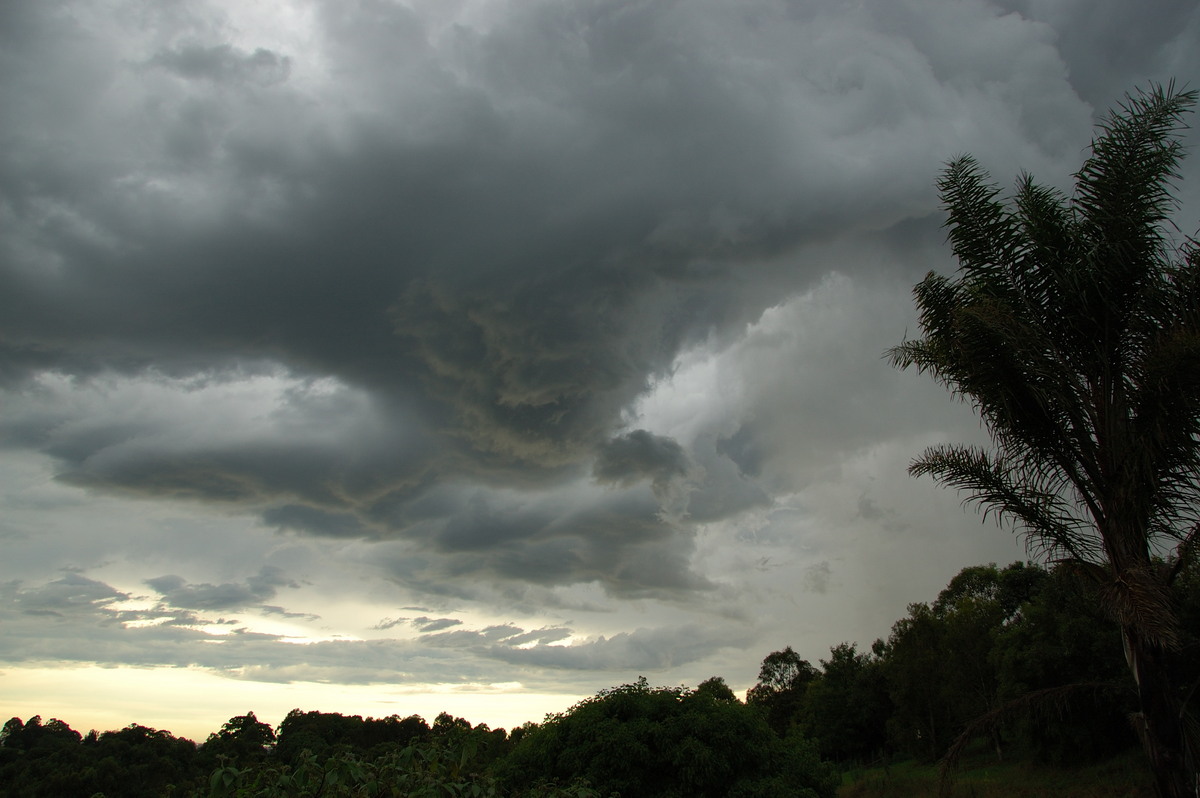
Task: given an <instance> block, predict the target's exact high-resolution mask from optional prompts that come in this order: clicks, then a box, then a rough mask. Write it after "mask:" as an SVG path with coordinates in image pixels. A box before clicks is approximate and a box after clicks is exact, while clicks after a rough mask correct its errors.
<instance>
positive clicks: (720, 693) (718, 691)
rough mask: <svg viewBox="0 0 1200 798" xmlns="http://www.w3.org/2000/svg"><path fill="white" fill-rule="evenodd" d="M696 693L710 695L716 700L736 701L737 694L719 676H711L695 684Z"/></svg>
mask: <svg viewBox="0 0 1200 798" xmlns="http://www.w3.org/2000/svg"><path fill="white" fill-rule="evenodd" d="M696 693H697V694H698V695H706V696H710V697H712V698H714V699H716V700H717V701H737V695H735V694H734V692H733V690H731V689H730V688H729V685H727V684H725V680H724V679H723V678H721V677H720V676H712V677H710V678H708V679H705V680H704V681H702V682H700V684H698V685H697V686H696Z"/></svg>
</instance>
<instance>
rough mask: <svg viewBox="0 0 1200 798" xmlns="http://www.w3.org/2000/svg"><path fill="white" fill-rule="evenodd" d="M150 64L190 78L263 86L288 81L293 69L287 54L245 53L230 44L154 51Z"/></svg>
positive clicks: (268, 52)
mask: <svg viewBox="0 0 1200 798" xmlns="http://www.w3.org/2000/svg"><path fill="white" fill-rule="evenodd" d="M147 63H148V64H149V65H150V66H155V67H162V68H164V69H167V70H170V71H172V72H174V73H176V74H178V75H179V76H181V77H184V78H189V79H199V78H203V79H207V80H212V81H217V82H225V81H229V80H248V81H251V82H254V83H261V84H264V85H265V84H271V83H278V82H280V81H283V80H287V76H288V72H289V71H290V68H291V59H290V58H288V57H287V56H280V55H278V54H277V53H273V52H271V51H270V50H264V49H262V48H261V47H260V48H259V49H257V50H255V51H254V52H253V53H245V52H241V51H239V50H237V49H236V48H234V47H231V46H229V45H228V44H221V45H216V46H212V47H205V46H203V45H200V44H195V43H192V44H184V45H181V46H179V47H176V48H171V49H166V50H161V51H159V52H158V53H155V54H154V56H153V57H151V58H150V60H149V61H148V62H147Z"/></svg>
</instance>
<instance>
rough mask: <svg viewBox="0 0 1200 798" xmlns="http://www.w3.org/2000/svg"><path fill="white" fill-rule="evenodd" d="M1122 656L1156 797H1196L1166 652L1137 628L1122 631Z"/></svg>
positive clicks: (1198, 785)
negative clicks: (1132, 684) (1132, 685)
mask: <svg viewBox="0 0 1200 798" xmlns="http://www.w3.org/2000/svg"><path fill="white" fill-rule="evenodd" d="M1121 632H1122V640H1123V642H1124V644H1125V658H1126V661H1127V662H1128V663H1129V670H1130V673H1131V674H1132V675H1133V679H1134V682H1135V683H1136V684H1137V692H1138V709H1139V711H1138V712H1136V713H1134V715H1133V717H1132V721H1133V724H1134V729H1135V731H1136V732H1137V734H1138V737H1139V738H1141V741H1142V747H1143V748H1144V749H1145V752H1146V756H1147V758H1148V759H1149V761H1150V769H1151V771H1152V772H1153V774H1154V784H1155V791H1156V792H1157V793H1158V796H1159V798H1197V796H1200V774H1197V773H1196V771H1195V766H1194V764H1193V763H1189V761H1188V757H1187V756H1186V753H1185V752H1186V747H1187V740H1186V731H1185V729H1184V727H1183V713H1182V709H1183V708H1182V707H1181V706H1180V704H1179V700H1178V698H1177V697H1176V695H1175V692H1174V690H1173V684H1172V680H1171V677H1170V672H1169V669H1168V657H1169V653H1168V652H1166V651H1164V650H1163V649H1162V648H1161V647H1160V646H1158V645H1154V644H1151V643H1148V642H1147V641H1146V639H1145V637H1144V636H1143V635H1141V634H1139V632H1138V630H1136V629H1134V628H1132V627H1130V626H1125V627H1123V628H1122V630H1121Z"/></svg>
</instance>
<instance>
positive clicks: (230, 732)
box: [0, 562, 1200, 798]
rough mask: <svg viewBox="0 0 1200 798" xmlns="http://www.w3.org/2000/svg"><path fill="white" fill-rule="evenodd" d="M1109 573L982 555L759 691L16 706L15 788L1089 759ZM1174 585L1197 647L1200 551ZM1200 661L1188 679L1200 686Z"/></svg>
mask: <svg viewBox="0 0 1200 798" xmlns="http://www.w3.org/2000/svg"><path fill="white" fill-rule="evenodd" d="M1097 589H1098V588H1097V587H1096V585H1095V584H1094V583H1093V582H1091V581H1089V580H1087V579H1084V578H1081V577H1080V575H1079V574H1078V573H1077V572H1075V571H1074V570H1073V569H1071V568H1070V567H1068V566H1059V567H1055V568H1051V569H1048V570H1047V569H1044V568H1041V567H1039V566H1036V565H1032V564H1028V563H1020V562H1017V563H1013V564H1011V565H1008V566H1006V567H997V566H996V565H994V564H988V565H977V566H971V567H968V568H964V569H963V570H962V571H960V572H959V573H958V574H957V575H956V576H955V577H954V578H953V579H951V580H950V582H949V584H948V585H947V586H946V588H945V589H944V590H943V591H941V593H940V594H939V595H938V596H937V598H936V599H935V600H934V601H933V602H931V603H928V604H926V603H917V604H911V605H909V606H908V608H907V614H906V615H905V616H904V617H902V618H900V619H899V620H897V621H896V622H895V624H893V626H892V629H891V633H890V634H889V635H888V637H887V639H881V640H876V641H875V642H874V644H872V646H871V647H870V650H868V651H859V649H858V646H857V644H853V643H842V644H839V645H836V646H834V647H833V648H832V649H831V650H830V652H829V656H828V659H819V660H818V665H816V666H814V665H813V664H811V663H810V662H809V661H808V660H806V659H803V658H802V657H801V655H800V654H798V653H797V652H796V651H794V650H793V649H792V648H791V647H787V648H785V649H783V650H782V651H775V652H772V653H770V654H768V655H767V656H766V657H765V658H764V660H763V662H762V667H761V670H760V673H759V679H758V682H757V684H755V685H754V686H753V687H751V688H750V689H749V690H748V691H747V694H746V701H744V702H743V701H740V700H738V697H737V696H736V695H735V694H734V693H733V691H732V690H730V688H729V687H728V686H727V685H726V684H725V681H724V680H723V679H721V678H719V677H714V678H712V679H709V680H707V681H705V682H704V683H702V684H701V685H699V686H698V687H697V688H694V689H690V688H685V687H658V688H654V687H650V686H649V684H648V683H647V681H646V680H645V679H641V680H639V681H638V682H636V683H634V684H627V685H622V686H620V687H615V688H612V689H610V690H605V691H601V692H600V693H599V694H597V695H596V696H593V697H592V698H589V699H586V700H584V701H582V702H580V703H579V704H577V705H576V706H575V707H572V708H571V709H569V710H567V711H566V712H563V713H560V714H557V715H551V716H548V717H547V718H546V719H545V720H544V721H543V722H541V723H532V722H530V723H526V724H525V725H523V726H521V727H519V728H516V729H513V730H512V731H511V732H508V731H506V730H504V729H491V728H489V727H488V726H487V724H479V725H475V726H473V725H472V724H471V723H470V722H468V721H466V720H464V719H463V718H456V717H453V716H451V715H449V714H446V713H443V714H441V715H438V716H437V718H435V719H434V721H433V723H432V724H429V723H427V722H426V721H425V720H424V719H423V718H420V717H417V716H409V717H401V716H399V715H393V716H390V717H386V718H363V717H360V716H357V715H351V716H348V715H341V714H337V713H326V712H305V711H301V710H299V709H296V710H293V711H292V712H290V713H288V715H287V717H285V718H284V720H283V721H282V723H280V724H279V727H278V728H272V727H271V726H270V725H269V724H267V723H263V722H262V721H260V720H258V719H257V718H256V717H255V715H254V713H253V712H249V713H247V714H245V715H241V716H238V717H234V718H231V719H230V720H229V721H228V722H226V723H225V724H224V725H223V726H222V727H221V728H220V729H219V730H217V731H215V732H213V733H212V734H210V735H209V736H208V738H207V739H206V740H205V741H204V742H203V743H202V744H200V745H197V744H196V743H194V742H192V741H191V740H187V739H183V738H178V737H175V736H174V735H172V734H171V733H170V732H168V731H163V730H157V729H152V728H147V727H145V726H140V725H136V724H133V725H130V726H127V727H126V728H124V729H121V730H118V731H106V732H102V733H98V732H96V731H91V732H88V733H87V734H86V735H82V734H80V733H79V732H77V731H75V730H73V729H71V728H70V726H68V725H67V724H66V723H64V722H63V721H61V720H57V719H51V720H48V721H43V720H42V719H41V718H40V717H37V716H35V717H32V718H29V719H28V720H26V721H22V720H21V719H20V718H12V719H11V720H9V721H8V722H7V723H6V724H4V727H3V729H2V730H0V795H2V796H54V797H55V798H72V797H73V796H81V798H94V796H97V795H100V796H108V798H115V796H130V797H131V798H137V797H138V796H163V795H174V796H225V795H229V796H232V795H239V796H285V795H296V796H302V795H314V796H315V795H323V796H331V795H344V796H356V795H394V796H401V795H403V796H418V795H445V794H478V795H481V796H489V795H490V796H544V797H545V798H551V797H552V796H574V797H575V798H584V797H585V796H609V795H611V794H614V793H620V794H622V795H644V796H674V795H679V796H683V795H688V796H741V797H742V798H749V797H750V796H775V795H796V796H801V797H802V798H830V797H831V796H832V795H834V792H835V788H836V783H837V779H836V770H837V768H838V767H839V766H840V767H843V768H844V767H848V766H860V765H864V764H871V763H876V762H890V761H896V760H901V759H909V758H916V759H920V760H926V761H932V760H935V759H938V758H940V757H943V756H944V755H945V754H946V753H947V752H948V751H950V750H951V749H952V747H953V746H954V744H955V742H956V740H959V739H960V738H969V739H973V740H975V741H976V745H977V747H980V748H986V750H987V751H988V752H990V753H989V755H990V756H992V757H995V758H996V759H997V760H1001V759H1003V760H1014V759H1015V760H1027V761H1037V762H1041V763H1048V764H1057V765H1077V764H1081V763H1084V762H1089V761H1097V760H1100V759H1103V758H1106V757H1110V756H1113V755H1115V754H1118V753H1120V752H1121V751H1123V750H1124V749H1128V748H1131V747H1134V746H1136V744H1137V740H1136V737H1135V735H1134V733H1133V731H1132V729H1131V727H1130V724H1129V721H1128V716H1129V713H1130V712H1131V711H1133V710H1134V709H1135V708H1136V706H1137V696H1136V690H1135V688H1134V685H1133V683H1132V680H1131V678H1130V677H1129V674H1128V671H1127V669H1126V668H1125V663H1124V662H1123V661H1122V660H1121V657H1120V654H1119V652H1120V647H1119V645H1114V640H1113V638H1114V636H1115V635H1117V634H1118V632H1117V631H1116V630H1115V629H1114V628H1113V627H1112V624H1109V623H1105V618H1104V617H1103V615H1102V614H1101V610H1100V609H1099V607H1101V606H1102V605H1101V604H1100V602H1098V601H1097V597H1096V595H1095V591H1096V590H1097ZM1172 600H1173V603H1174V605H1175V606H1176V608H1177V610H1178V615H1179V617H1180V619H1181V622H1182V626H1183V628H1184V633H1185V636H1186V637H1185V640H1184V645H1185V646H1188V647H1191V649H1192V650H1195V648H1196V646H1197V645H1198V643H1200V567H1192V568H1190V569H1188V570H1187V571H1186V572H1185V573H1183V574H1181V576H1180V577H1179V578H1178V579H1177V580H1176V582H1175V593H1174V595H1173V597H1172ZM1190 662H1191V663H1192V664H1190V665H1189V666H1187V671H1186V672H1181V673H1179V674H1176V676H1177V678H1179V679H1180V680H1182V681H1184V682H1186V683H1196V682H1197V681H1198V680H1200V658H1192V660H1190ZM472 790H474V791H475V792H472ZM456 791H457V792H456Z"/></svg>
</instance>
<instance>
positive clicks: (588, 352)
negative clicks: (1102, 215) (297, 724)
mask: <svg viewBox="0 0 1200 798" xmlns="http://www.w3.org/2000/svg"><path fill="white" fill-rule="evenodd" d="M1172 77H1174V78H1177V79H1178V80H1179V81H1180V82H1183V83H1189V84H1190V85H1192V86H1195V85H1197V83H1200V7H1198V6H1197V4H1196V3H1195V2H1194V0H1150V1H1149V2H1141V3H1133V2H1129V1H1128V0H996V1H995V2H989V1H988V0H860V2H843V1H842V0H687V1H686V2H684V1H683V0H507V2H506V1H504V0H408V1H407V2H392V0H337V2H333V1H332V0H330V2H324V3H322V2H317V1H316V0H262V1H261V2H246V0H188V1H187V2H171V3H160V2H155V1H154V0H128V1H127V2H123V1H122V0H111V1H108V2H95V1H94V0H88V1H87V2H83V1H82V0H80V2H70V0H7V1H6V2H4V3H2V4H0V107H3V108H4V111H3V121H2V122H0V229H2V234H0V552H2V555H0V712H2V713H3V715H4V717H5V718H7V717H9V716H11V715H21V716H22V717H28V716H29V715H32V714H34V713H40V714H42V715H43V716H45V717H49V716H57V717H60V718H62V719H63V720H65V721H67V722H68V723H70V724H71V725H72V726H74V727H75V728H79V729H83V730H86V729H87V728H90V727H97V728H100V729H105V728H119V727H121V726H124V725H126V724H127V723H130V722H139V723H143V724H146V725H152V726H156V727H159V728H168V729H170V730H172V731H174V732H176V733H177V734H185V735H187V736H193V737H198V738H200V739H202V738H203V736H204V735H206V734H207V733H208V732H210V731H214V730H216V729H217V728H218V727H219V726H220V724H221V722H223V721H224V720H226V719H228V718H229V717H231V716H232V715H235V714H241V713H244V712H245V711H247V710H254V711H256V712H257V713H258V714H259V715H260V717H262V718H263V719H264V720H267V721H269V722H271V723H278V722H279V720H280V719H282V717H283V714H284V713H286V711H287V710H288V709H291V708H293V707H300V708H302V709H305V710H324V711H336V712H347V713H365V714H370V715H375V716H382V715H387V714H392V713H398V714H401V715H408V714H411V713H414V712H415V713H418V714H422V715H424V716H426V717H427V718H428V719H430V720H432V717H433V716H434V715H435V714H436V713H437V712H438V711H440V710H441V709H447V710H450V711H451V712H453V713H454V714H456V715H462V716H464V717H467V718H468V719H469V720H471V721H472V722H480V721H486V722H488V723H490V724H492V725H493V726H496V725H503V726H510V727H511V726H512V725H515V724H519V723H520V722H522V721H524V720H541V718H542V716H543V714H544V713H545V712H549V711H558V710H562V709H565V708H566V707H567V706H569V705H570V704H571V703H573V702H574V701H575V700H576V699H578V698H579V697H582V696H586V695H589V694H591V693H593V692H595V691H596V690H598V689H600V688H603V687H608V686H612V685H616V684H621V683H624V682H629V681H633V680H634V679H636V678H637V677H638V676H639V675H645V676H646V677H647V678H648V679H649V680H650V681H651V682H652V683H655V684H689V685H695V684H697V683H698V682H700V681H702V680H703V679H705V678H707V677H709V676H714V675H717V676H723V677H724V678H725V679H726V680H727V681H728V682H729V684H730V685H731V686H733V687H734V688H735V689H737V690H744V689H745V688H746V687H749V686H750V685H752V684H753V683H754V680H755V678H756V676H757V671H758V666H759V663H760V662H761V660H762V658H763V657H764V656H765V655H766V654H768V653H769V652H771V651H773V650H778V649H780V648H782V647H784V646H786V645H791V646H793V647H794V648H795V649H796V650H797V651H798V652H799V653H800V654H801V655H802V656H804V657H806V658H807V659H809V660H811V661H812V662H813V663H814V664H816V662H817V660H818V659H820V658H822V657H827V656H828V652H829V648H830V646H832V645H835V644H837V643H839V642H842V641H852V642H853V641H857V642H858V643H859V644H860V645H862V646H864V647H865V646H869V645H870V643H871V642H872V641H873V640H874V639H875V638H877V637H886V635H887V633H888V630H889V628H890V626H891V624H892V622H893V621H895V620H896V619H897V618H899V617H901V616H902V615H903V614H904V613H905V605H906V604H907V603H908V602H912V601H926V600H931V599H932V598H933V597H934V596H935V595H936V593H937V591H938V590H939V589H940V588H941V587H942V586H944V585H945V583H946V582H947V581H948V580H949V579H950V577H952V576H953V575H954V574H955V573H956V572H957V571H958V570H959V569H960V568H962V567H963V566H966V565H971V564H976V563H981V562H988V561H996V562H1002V563H1003V562H1010V561H1012V560H1014V559H1018V558H1022V557H1023V556H1024V548H1023V546H1022V545H1021V542H1020V541H1019V540H1016V539H1014V538H1013V537H1012V535H1011V534H1009V533H1008V532H1006V531H1004V530H1001V529H997V528H995V527H993V526H991V525H990V524H987V525H984V524H981V521H980V518H979V517H978V516H977V515H975V514H974V513H973V512H971V511H969V510H968V511H964V510H963V509H962V508H961V506H960V504H959V501H960V497H958V496H956V495H954V494H953V493H951V492H949V491H946V490H944V489H941V488H939V487H937V486H936V485H935V484H933V483H932V482H930V481H928V480H915V479H912V478H910V477H909V476H908V475H907V473H906V471H905V468H906V466H907V463H908V462H909V460H910V459H911V458H912V457H914V456H916V455H917V454H918V453H919V452H920V451H921V450H922V449H923V448H924V447H925V446H926V445H929V444H931V443H934V442H939V441H946V440H956V441H970V440H981V439H982V438H981V432H980V429H979V425H978V422H977V421H976V419H975V417H974V416H973V415H972V413H971V411H970V408H969V407H966V406H963V405H956V404H954V403H953V402H952V401H951V400H950V399H949V398H948V396H947V395H946V394H945V392H944V391H943V390H942V389H940V388H939V387H938V386H937V385H935V384H934V383H933V382H932V381H930V380H928V379H926V378H922V377H920V376H919V375H916V374H908V373H901V372H897V371H895V370H893V369H892V368H891V367H890V366H889V365H888V364H887V362H886V361H885V360H884V359H883V358H882V357H881V355H882V353H883V352H884V350H885V349H887V348H888V347H889V346H892V345H894V344H897V343H899V342H900V341H901V340H903V338H904V336H905V334H906V332H907V333H908V334H909V335H914V334H916V333H917V330H916V327H915V314H914V312H913V309H912V302H911V296H910V289H911V287H912V285H913V284H914V283H915V282H916V281H918V280H919V279H920V278H921V277H922V276H923V275H924V274H925V273H926V272H927V271H928V270H930V269H937V270H940V271H949V270H952V269H953V266H954V264H953V261H952V260H951V258H950V257H949V254H948V251H947V247H946V246H945V236H944V230H943V229H942V227H941V224H942V216H941V213H940V211H939V207H938V200H937V197H936V194H935V190H934V181H935V179H936V177H937V175H938V172H939V170H940V169H941V166H942V165H943V164H944V163H945V161H947V160H948V159H950V158H952V157H954V156H956V155H959V154H962V153H965V152H969V153H972V154H974V155H975V156H976V157H977V158H978V159H979V160H980V161H981V162H982V163H983V164H984V166H985V167H986V168H988V169H989V170H990V171H991V172H992V174H993V176H994V177H995V180H996V181H997V182H998V183H1001V184H1003V185H1006V186H1008V185H1011V184H1012V182H1013V180H1014V179H1015V177H1016V175H1017V174H1018V173H1019V172H1020V171H1021V170H1027V171H1029V172H1031V173H1033V174H1034V175H1035V176H1036V177H1037V178H1038V179H1039V180H1040V181H1042V182H1044V183H1048V184H1052V185H1057V186H1068V185H1069V184H1070V175H1071V173H1072V172H1073V171H1074V170H1075V169H1077V168H1078V167H1079V165H1080V163H1081V162H1082V160H1083V158H1084V157H1086V154H1087V145H1088V143H1089V141H1090V139H1091V136H1092V132H1093V124H1094V122H1095V120H1096V118H1097V117H1098V116H1099V115H1101V114H1102V113H1103V112H1104V111H1105V110H1106V109H1107V108H1109V107H1111V106H1112V105H1114V104H1115V103H1117V102H1118V101H1120V100H1121V99H1122V97H1123V95H1124V93H1125V92H1126V91H1129V90H1132V89H1134V88H1136V87H1138V86H1145V85H1147V84H1148V82H1149V81H1152V80H1153V81H1164V82H1165V81H1167V80H1169V79H1171V78H1172ZM1190 143H1191V144H1192V145H1193V146H1194V144H1195V138H1194V137H1193V138H1192V139H1190ZM1184 177H1185V180H1184V181H1183V184H1182V189H1181V198H1182V201H1183V209H1182V211H1181V214H1180V216H1179V218H1178V222H1179V225H1180V227H1181V229H1182V231H1183V232H1184V233H1186V234H1194V233H1195V232H1196V227H1197V220H1198V219H1200V212H1198V210H1200V200H1198V197H1200V159H1197V158H1193V159H1192V160H1191V161H1190V162H1187V163H1186V164H1185V170H1184Z"/></svg>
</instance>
